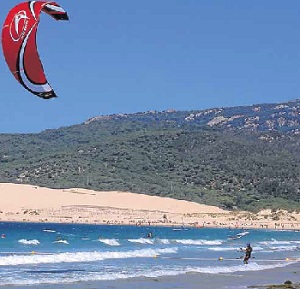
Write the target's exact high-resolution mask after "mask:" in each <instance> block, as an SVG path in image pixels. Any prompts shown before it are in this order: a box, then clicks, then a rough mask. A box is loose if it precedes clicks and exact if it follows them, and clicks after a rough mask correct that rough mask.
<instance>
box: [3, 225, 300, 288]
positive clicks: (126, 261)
mask: <svg viewBox="0 0 300 289" xmlns="http://www.w3.org/2000/svg"><path fill="white" fill-rule="evenodd" d="M149 233H151V234H152V238H148V236H147V235H148V234H149ZM0 236H1V238H0V287H5V286H25V285H30V286H33V285H43V286H44V285H47V286H49V285H66V284H77V286H78V284H80V283H81V282H95V281H97V282H98V284H99V282H100V284H101V282H105V284H106V286H107V284H109V282H113V281H116V280H127V281H128V280H135V278H136V280H141V278H144V279H146V278H165V277H170V276H182V274H198V273H200V274H202V275H203V274H204V275H203V276H206V275H207V276H214V275H220V274H222V275H224V276H225V275H226V274H227V275H230V274H237V273H240V272H245V271H247V272H249V271H256V272H261V271H264V270H271V269H275V268H283V267H286V266H288V265H290V264H299V258H300V232H299V231H298V232H296V231H274V230H263V229H259V230H245V231H244V230H239V229H218V228H184V227H176V228H175V227H173V228H172V227H140V226H113V225H83V224H47V223H0ZM246 243H251V246H252V247H253V253H252V258H251V259H250V261H249V264H247V265H244V264H243V259H242V257H243V252H241V251H240V248H241V247H245V246H246ZM83 284H86V283H83ZM103 284H104V283H103ZM82 288H84V287H82ZM99 288H108V287H99ZM128 288H129V287H128ZM134 288H135V287H134ZM136 288H143V287H136ZM199 288H201V287H199Z"/></svg>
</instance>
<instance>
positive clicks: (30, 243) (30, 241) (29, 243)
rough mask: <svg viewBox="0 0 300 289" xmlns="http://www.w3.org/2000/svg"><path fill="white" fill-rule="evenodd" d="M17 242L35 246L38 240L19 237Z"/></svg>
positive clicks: (38, 242)
mask: <svg viewBox="0 0 300 289" xmlns="http://www.w3.org/2000/svg"><path fill="white" fill-rule="evenodd" d="M18 242H19V243H20V244H23V245H35V246H36V245H39V244H40V241H39V240H36V239H33V240H27V239H20V240H18Z"/></svg>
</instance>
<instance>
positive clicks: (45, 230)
mask: <svg viewBox="0 0 300 289" xmlns="http://www.w3.org/2000/svg"><path fill="white" fill-rule="evenodd" d="M43 232H47V233H56V231H55V230H50V229H44V230H43Z"/></svg>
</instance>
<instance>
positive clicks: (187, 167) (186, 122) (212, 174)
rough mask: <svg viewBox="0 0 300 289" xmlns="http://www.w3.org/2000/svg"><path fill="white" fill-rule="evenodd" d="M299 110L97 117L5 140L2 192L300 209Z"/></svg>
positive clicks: (0, 159)
mask: <svg viewBox="0 0 300 289" xmlns="http://www.w3.org/2000/svg"><path fill="white" fill-rule="evenodd" d="M299 132H300V100H298V99H296V100H293V101H289V102H284V103H275V104H257V105H252V106H239V107H229V108H213V109H206V110H193V111H176V110H172V109H170V110H166V111H162V112H157V111H149V112H138V113H134V114H113V115H109V116H96V117H92V118H90V119H88V120H86V121H85V122H83V123H81V124H77V125H73V126H68V127H62V128H60V129H49V130H45V131H42V132H41V133H36V134H0V182H13V183H29V184H33V185H40V186H47V187H50V188H51V187H52V188H68V187H75V186H76V187H82V188H87V189H95V190H122V191H131V192H135V193H144V194H149V195H158V196H168V197H173V198H177V199H184V200H188V201H196V202H199V203H204V204H208V205H217V206H220V207H223V208H226V209H248V210H256V209H261V208H287V209H299V199H300V155H299V151H300V150H299V147H300V133H299Z"/></svg>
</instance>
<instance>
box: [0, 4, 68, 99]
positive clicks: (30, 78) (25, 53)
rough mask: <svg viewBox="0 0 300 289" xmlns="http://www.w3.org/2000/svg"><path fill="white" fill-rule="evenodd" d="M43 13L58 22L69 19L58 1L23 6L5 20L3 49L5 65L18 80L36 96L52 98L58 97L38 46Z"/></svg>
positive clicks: (16, 8) (13, 11)
mask: <svg viewBox="0 0 300 289" xmlns="http://www.w3.org/2000/svg"><path fill="white" fill-rule="evenodd" d="M42 11H43V12H45V13H47V14H48V15H50V16H51V17H53V18H54V19H56V20H69V18H68V15H67V13H66V11H65V10H64V9H63V8H61V7H60V6H59V5H58V4H57V3H56V2H44V1H29V2H23V3H20V4H18V5H16V6H15V7H14V8H12V9H11V10H10V11H9V13H8V15H7V17H6V19H5V22H4V25H3V28H2V48H3V54H4V57H5V60H6V63H7V65H8V67H9V69H10V71H11V72H12V74H13V75H14V77H15V78H16V79H17V81H19V82H20V84H22V85H23V86H24V87H25V88H26V89H27V90H29V91H30V92H32V93H33V94H35V95H37V96H39V97H41V98H44V99H49V98H52V97H56V94H55V92H54V90H53V89H52V87H51V86H50V84H49V83H48V81H47V79H46V76H45V74H44V69H43V65H42V63H41V60H40V57H39V54H38V51H37V45H36V32H37V29H38V24H39V21H40V14H41V12H42Z"/></svg>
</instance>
